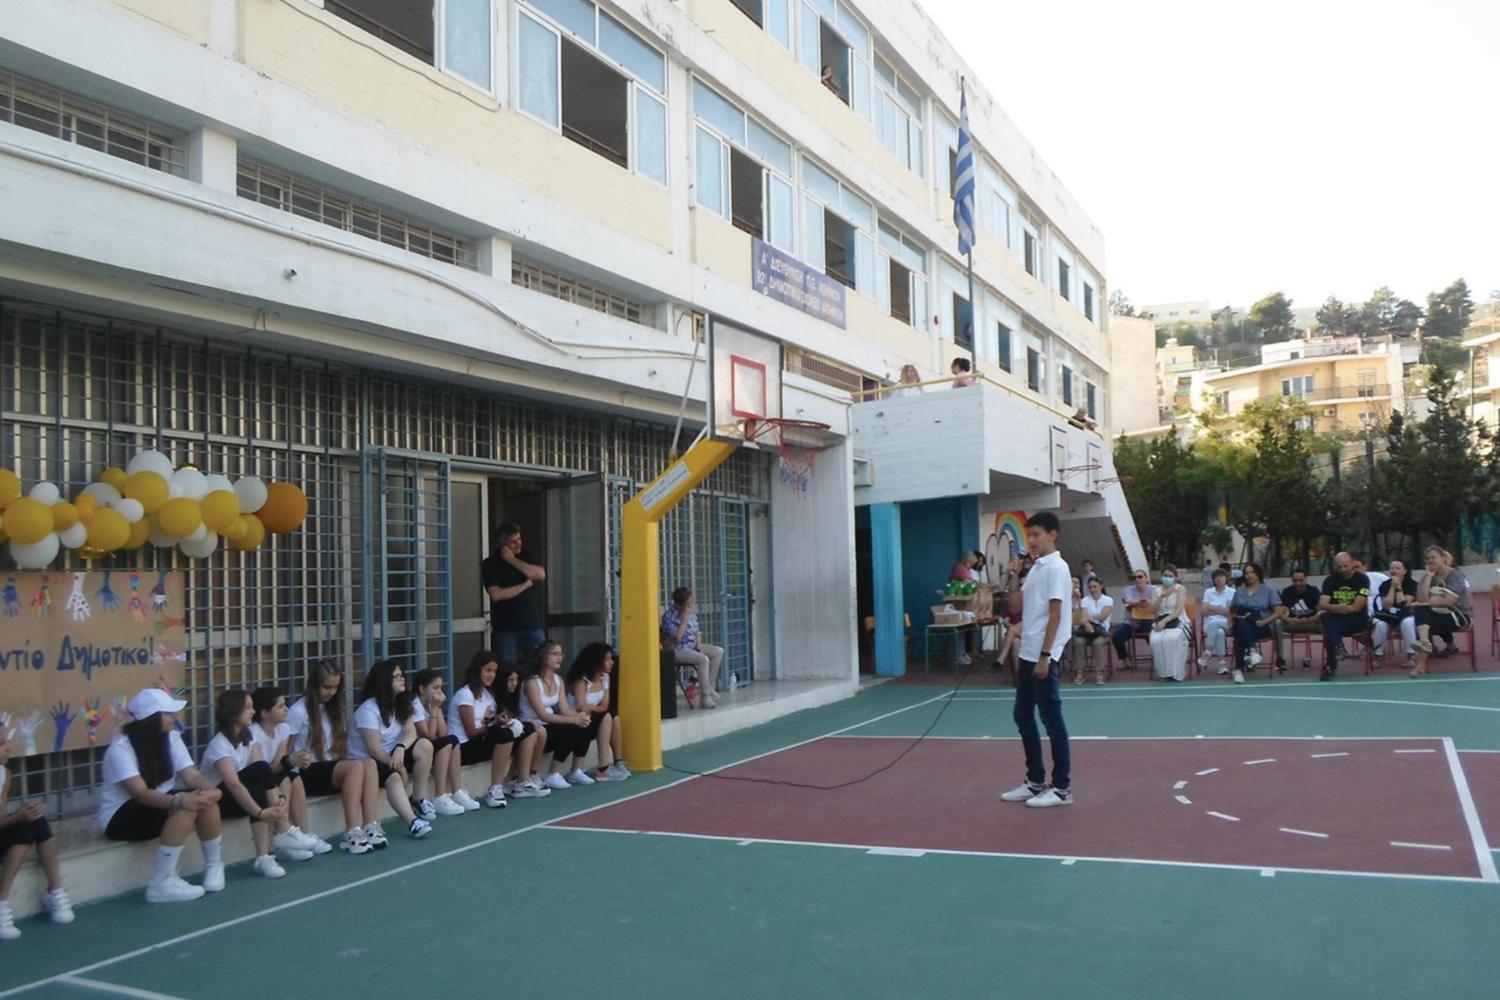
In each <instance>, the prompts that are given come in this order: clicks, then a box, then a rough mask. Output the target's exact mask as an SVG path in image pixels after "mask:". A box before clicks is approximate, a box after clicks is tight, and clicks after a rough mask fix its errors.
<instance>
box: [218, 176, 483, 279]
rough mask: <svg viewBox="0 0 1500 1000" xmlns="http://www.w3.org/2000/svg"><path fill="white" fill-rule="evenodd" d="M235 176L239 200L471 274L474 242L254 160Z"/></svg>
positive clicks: (473, 261) (473, 262) (473, 264)
mask: <svg viewBox="0 0 1500 1000" xmlns="http://www.w3.org/2000/svg"><path fill="white" fill-rule="evenodd" d="M236 175H237V176H236V178H235V188H236V191H237V193H238V194H239V196H240V197H241V198H247V199H249V200H250V201H254V202H258V203H260V204H262V205H268V206H270V207H271V208H275V209H279V210H281V211H283V212H291V213H292V214H293V215H298V216H301V217H302V218H304V219H311V220H312V221H314V222H320V223H322V224H323V225H326V226H333V227H334V228H336V229H342V230H344V231H345V232H350V233H355V234H357V235H359V236H364V237H368V238H369V239H372V240H379V241H380V242H381V243H384V244H386V245H387V246H393V247H397V248H398V249H401V250H405V251H407V252H408V253H414V254H420V255H421V256H423V257H430V258H431V259H433V260H436V261H442V262H443V263H445V264H456V265H458V266H459V267H466V268H469V269H470V270H472V269H473V268H474V266H475V260H474V247H473V244H472V243H470V241H468V240H466V239H463V238H461V237H459V236H455V235H453V234H452V233H446V232H443V231H442V230H440V229H436V228H434V227H432V226H429V225H426V224H425V223H422V222H419V221H417V220H415V219H412V218H409V217H407V216H405V215H401V214H399V213H396V212H392V211H390V210H389V209H385V208H380V207H379V206H376V205H372V204H369V203H368V202H363V201H356V200H355V199H353V198H351V197H350V196H348V195H345V194H340V193H338V192H335V191H331V190H328V189H327V188H323V187H320V186H318V185H317V184H314V183H312V182H310V181H306V180H303V179H302V178H300V177H294V176H293V175H291V174H288V173H285V172H283V171H280V170H275V169H273V168H271V167H267V166H262V165H261V164H259V163H255V162H253V161H250V160H243V159H242V160H240V161H239V163H238V165H237V169H236Z"/></svg>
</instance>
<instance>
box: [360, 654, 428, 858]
mask: <svg viewBox="0 0 1500 1000" xmlns="http://www.w3.org/2000/svg"><path fill="white" fill-rule="evenodd" d="M405 693H406V675H405V674H403V673H402V672H401V668H400V667H399V666H397V665H396V662H395V661H394V660H379V661H377V662H376V663H375V665H374V666H373V667H371V668H370V672H369V674H367V675H366V676H365V687H364V690H363V691H361V692H360V694H361V696H362V700H361V701H360V703H359V708H357V709H355V710H354V729H355V735H354V738H353V739H351V740H350V741H349V756H350V757H353V758H355V759H357V760H364V759H371V760H374V761H375V772H376V784H377V785H378V786H379V787H381V788H384V789H385V796H386V799H387V800H389V801H390V803H391V808H392V809H394V810H396V814H397V815H398V816H400V817H401V819H402V821H403V822H405V823H406V832H407V833H409V834H411V836H412V839H414V840H421V839H422V838H423V837H425V836H427V835H428V834H429V833H431V832H432V824H431V823H429V822H428V821H427V820H425V819H423V818H422V817H421V816H418V815H417V813H416V810H414V809H413V808H412V799H411V789H410V788H409V787H408V785H407V782H408V781H411V782H412V785H414V786H415V787H416V788H418V789H421V788H423V786H424V783H425V781H426V780H427V779H428V778H430V776H431V774H432V744H431V743H430V742H428V741H427V740H423V739H418V738H417V728H416V725H415V724H414V723H413V722H412V721H411V720H412V714H413V713H412V707H411V700H410V699H409V698H403V697H401V696H402V695H404V694H405ZM375 825H376V828H377V829H379V825H380V824H378V823H377V824H375Z"/></svg>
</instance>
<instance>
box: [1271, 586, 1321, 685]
mask: <svg viewBox="0 0 1500 1000" xmlns="http://www.w3.org/2000/svg"><path fill="white" fill-rule="evenodd" d="M1322 597H1323V595H1322V593H1321V592H1320V591H1319V590H1318V588H1317V587H1314V586H1313V585H1312V584H1310V583H1308V582H1307V571H1306V570H1303V569H1294V570H1292V583H1291V586H1289V587H1287V588H1286V589H1285V590H1283V591H1282V592H1281V609H1282V610H1281V631H1282V633H1283V634H1285V635H1321V634H1322V633H1323V623H1322V622H1321V621H1320V620H1319V619H1320V618H1321V617H1322V614H1323V612H1321V611H1319V610H1318V602H1319V601H1320V600H1321V599H1322ZM1311 667H1312V664H1311V663H1309V662H1308V661H1307V660H1303V661H1302V669H1303V670H1308V669H1310V668H1311Z"/></svg>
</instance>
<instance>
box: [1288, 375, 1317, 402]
mask: <svg viewBox="0 0 1500 1000" xmlns="http://www.w3.org/2000/svg"><path fill="white" fill-rule="evenodd" d="M1312 392H1313V377H1312V376H1311V375H1298V376H1297V377H1296V378H1284V379H1282V380H1281V395H1282V396H1283V397H1285V398H1290V397H1292V396H1301V397H1303V398H1304V399H1305V398H1307V397H1308V396H1311V395H1312Z"/></svg>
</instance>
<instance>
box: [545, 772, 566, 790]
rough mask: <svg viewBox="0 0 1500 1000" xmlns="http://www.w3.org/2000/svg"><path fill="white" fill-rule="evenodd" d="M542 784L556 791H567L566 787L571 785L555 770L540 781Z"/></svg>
mask: <svg viewBox="0 0 1500 1000" xmlns="http://www.w3.org/2000/svg"><path fill="white" fill-rule="evenodd" d="M542 784H544V785H546V786H547V787H548V788H550V789H552V790H553V791H557V792H563V791H567V790H568V788H570V787H571V786H570V785H569V784H568V779H567V778H564V777H563V776H562V775H560V774H558V773H557V772H556V771H554V772H552V773H551V774H549V775H547V777H546V780H544V781H543V782H542Z"/></svg>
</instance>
